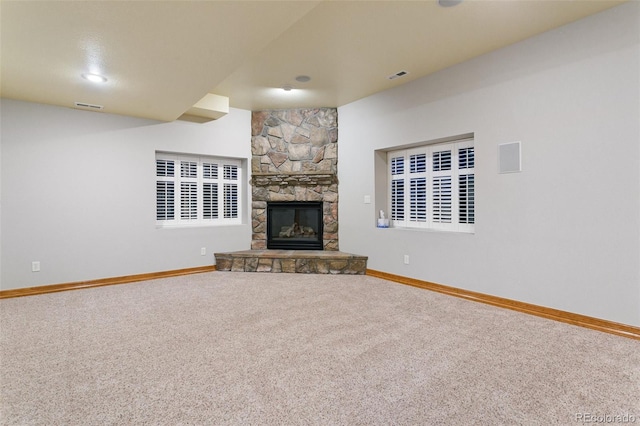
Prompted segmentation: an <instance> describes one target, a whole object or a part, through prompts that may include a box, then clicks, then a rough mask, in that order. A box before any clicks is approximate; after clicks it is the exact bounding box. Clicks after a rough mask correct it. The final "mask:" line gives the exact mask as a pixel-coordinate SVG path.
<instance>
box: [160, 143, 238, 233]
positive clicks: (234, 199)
mask: <svg viewBox="0 0 640 426" xmlns="http://www.w3.org/2000/svg"><path fill="white" fill-rule="evenodd" d="M155 162H156V174H155V182H156V226H157V227H159V228H174V227H189V226H221V225H236V224H241V223H242V214H243V207H244V206H243V202H242V198H241V194H242V185H243V176H244V175H243V170H242V160H240V159H235V158H227V157H214V156H207V155H189V154H177V153H170V152H161V151H157V152H156V155H155ZM163 162H164V164H163ZM169 163H171V164H172V169H173V175H170V176H169V175H166V174H165V175H163V174H162V173H161V171H162V170H163V165H164V166H166V165H167V164H169ZM186 164H189V167H188V168H187V169H185V168H183V166H184V165H186ZM212 166H215V167H212ZM170 168H171V167H170V166H166V167H165V168H164V170H168V169H170ZM171 186H172V187H173V192H172V193H171V191H169V190H167V191H165V192H164V193H161V189H162V188H163V187H164V188H170V187H171ZM205 188H207V190H205ZM185 189H189V190H190V191H192V192H191V193H192V196H190V197H184V196H185V193H184V190H185ZM171 195H172V196H173V198H172V200H171V199H170V198H168V197H170V196H171ZM214 195H217V199H216V198H215V197H214ZM163 196H164V197H163ZM207 196H209V197H207ZM229 202H231V203H232V205H229ZM183 207H184V208H185V210H183ZM163 217H166V218H163Z"/></svg>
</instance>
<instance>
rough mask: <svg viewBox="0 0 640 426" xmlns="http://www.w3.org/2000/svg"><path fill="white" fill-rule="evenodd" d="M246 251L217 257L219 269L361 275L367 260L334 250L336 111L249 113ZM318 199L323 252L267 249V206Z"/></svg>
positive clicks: (336, 164)
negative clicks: (249, 190) (248, 230)
mask: <svg viewBox="0 0 640 426" xmlns="http://www.w3.org/2000/svg"><path fill="white" fill-rule="evenodd" d="M251 154H252V158H251V181H250V183H251V185H252V194H251V195H252V202H251V222H252V223H251V227H252V237H251V250H246V251H242V252H234V253H216V255H215V256H216V267H217V269H218V270H224V271H245V272H292V273H328V274H364V273H365V271H366V267H367V257H366V256H359V255H353V254H349V253H343V252H340V251H338V250H339V246H338V179H337V171H338V111H337V109H336V108H303V109H290V110H273V111H256V112H252V115H251ZM286 201H321V202H322V222H323V235H322V241H323V250H322V251H313V250H267V217H266V214H267V203H268V202H286Z"/></svg>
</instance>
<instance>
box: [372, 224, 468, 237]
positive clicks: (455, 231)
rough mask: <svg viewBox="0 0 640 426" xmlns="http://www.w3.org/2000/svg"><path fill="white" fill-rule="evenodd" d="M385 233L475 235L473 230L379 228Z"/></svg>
mask: <svg viewBox="0 0 640 426" xmlns="http://www.w3.org/2000/svg"><path fill="white" fill-rule="evenodd" d="M376 229H382V230H385V231H391V232H426V233H438V234H460V235H475V233H476V232H475V230H473V231H459V230H455V229H437V228H405V227H395V226H390V227H388V228H379V227H376Z"/></svg>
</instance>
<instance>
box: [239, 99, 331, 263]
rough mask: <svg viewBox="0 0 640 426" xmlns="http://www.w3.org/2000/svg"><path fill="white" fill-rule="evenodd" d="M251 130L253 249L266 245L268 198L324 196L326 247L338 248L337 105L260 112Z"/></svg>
mask: <svg viewBox="0 0 640 426" xmlns="http://www.w3.org/2000/svg"><path fill="white" fill-rule="evenodd" d="M251 131H252V135H251V153H252V158H251V185H252V205H251V219H252V240H251V249H252V250H263V249H266V248H267V240H266V239H267V235H266V228H267V225H266V207H267V202H270V201H274V202H282V201H322V203H323V229H324V232H323V247H324V250H332V251H337V250H338V249H339V248H338V181H337V171H338V114H337V110H336V109H335V108H312V109H291V110H275V111H257V112H253V113H252V117H251Z"/></svg>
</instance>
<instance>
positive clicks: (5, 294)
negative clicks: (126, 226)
mask: <svg viewBox="0 0 640 426" xmlns="http://www.w3.org/2000/svg"><path fill="white" fill-rule="evenodd" d="M215 270H216V267H215V265H211V266H198V267H195V268H185V269H174V270H172V271H161V272H151V273H147V274H137V275H125V276H122V277H113V278H101V279H97V280H90V281H78V282H73V283H65V284H53V285H44V286H38V287H27V288H17V289H12V290H0V299H8V298H10V297H22V296H35V295H38V294H47V293H57V292H59V291H68V290H78V289H81V288H92V287H102V286H105V285H116V284H125V283H133V282H138V281H147V280H154V279H157V278H167V277H177V276H180V275H190V274H200V273H202V272H212V271H215Z"/></svg>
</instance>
